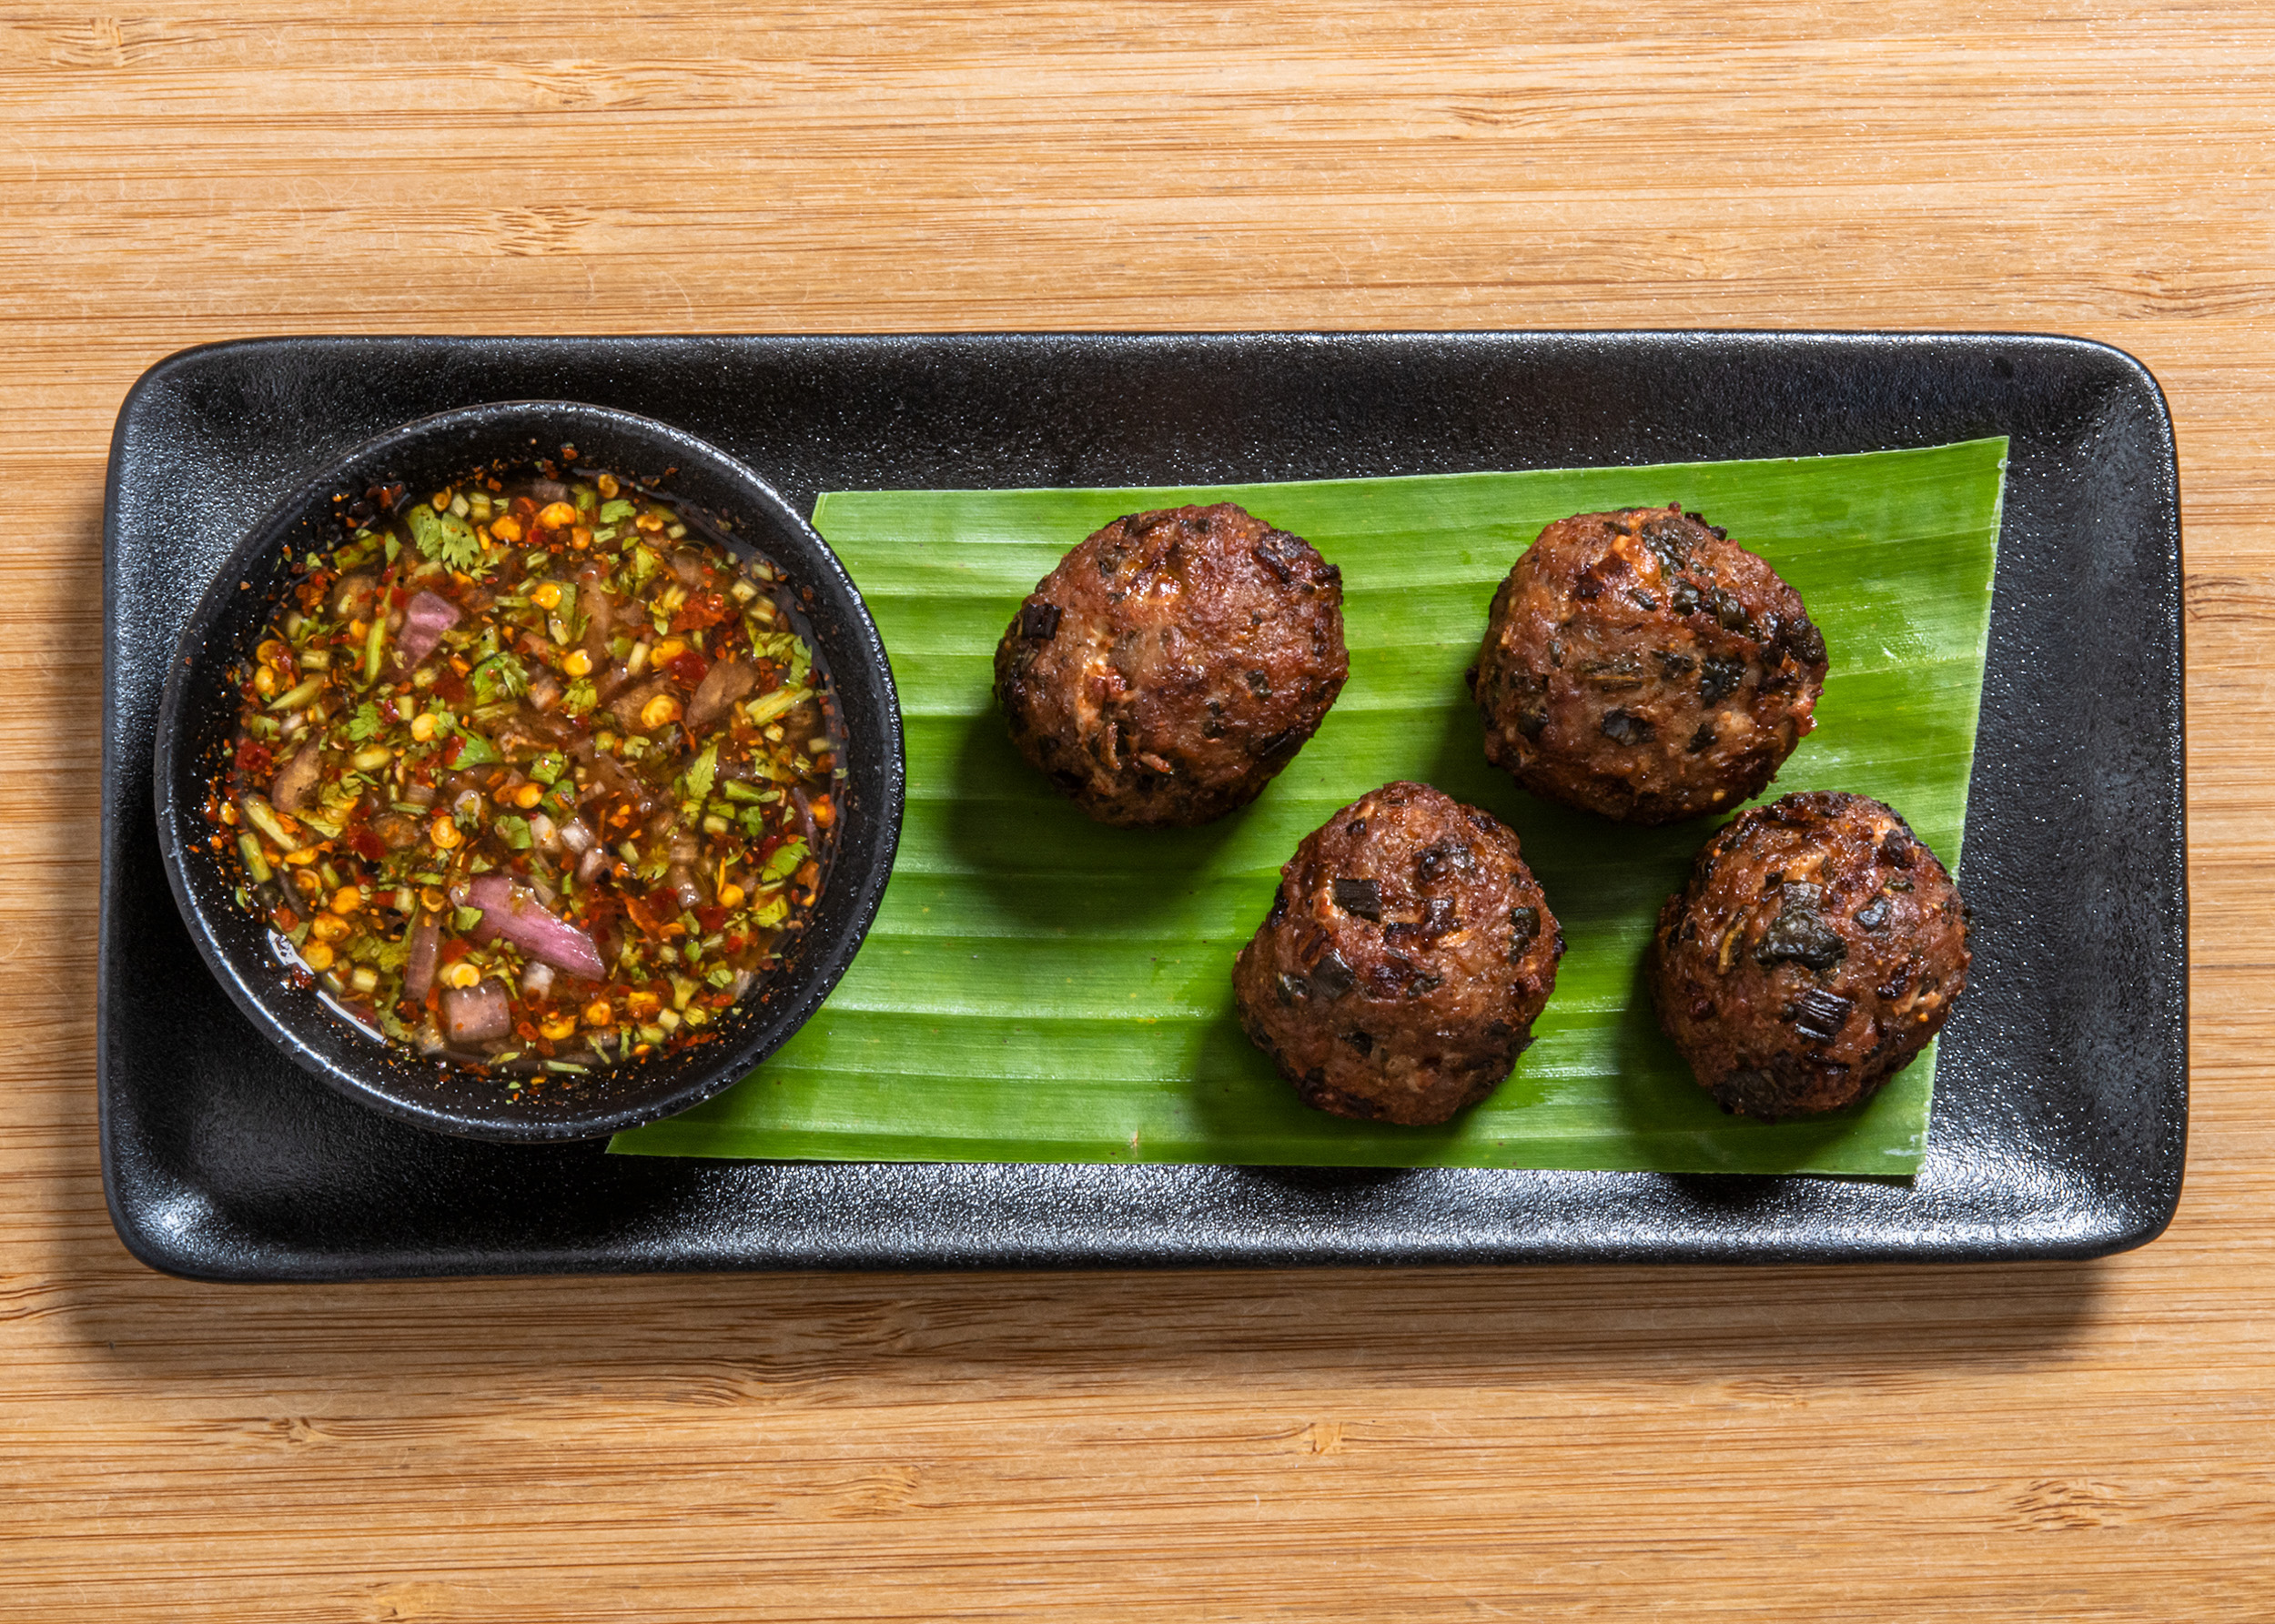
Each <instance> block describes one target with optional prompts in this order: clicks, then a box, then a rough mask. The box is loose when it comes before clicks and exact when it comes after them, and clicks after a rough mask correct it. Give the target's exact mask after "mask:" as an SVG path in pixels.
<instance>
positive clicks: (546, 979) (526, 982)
mask: <svg viewBox="0 0 2275 1624" xmlns="http://www.w3.org/2000/svg"><path fill="white" fill-rule="evenodd" d="M552 990H553V967H552V966H551V964H548V963H546V962H545V961H544V960H542V959H531V961H530V962H529V963H528V964H527V965H525V966H524V967H523V968H522V971H521V991H522V993H523V994H526V995H527V996H529V997H531V998H542V997H544V996H545V995H546V994H549V993H551V991H552Z"/></svg>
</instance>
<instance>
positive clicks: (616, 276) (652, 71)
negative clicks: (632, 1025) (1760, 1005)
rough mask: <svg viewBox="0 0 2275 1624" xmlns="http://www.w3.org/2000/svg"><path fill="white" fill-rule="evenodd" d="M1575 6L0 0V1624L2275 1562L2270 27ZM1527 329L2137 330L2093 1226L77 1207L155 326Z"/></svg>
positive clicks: (1808, 1594)
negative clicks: (1459, 1225)
mask: <svg viewBox="0 0 2275 1624" xmlns="http://www.w3.org/2000/svg"><path fill="white" fill-rule="evenodd" d="M191 3H192V5H195V3H196V0H191ZM359 9H361V10H363V11H366V12H367V13H369V15H368V17H366V18H365V19H363V20H358V19H356V18H355V17H354V16H353V15H352V14H353V13H354V12H355V11H356V10H359ZM1598 9H1599V8H1596V7H1592V6H1589V5H1584V4H1582V0H1562V3H1559V4H1540V3H1537V0H1534V3H1518V4H1503V5H1475V6H1438V7H1430V6H1421V5H1415V6H1404V7H1394V6H1385V5H1375V4H1369V3H1364V0H1303V3H1301V4H1291V5H1284V6H1281V7H1277V8H1272V7H1265V6H1260V5H1257V6H1242V5H1228V4H1215V5H1199V4H1174V3H1172V4H1157V5H1145V6H1127V7H1110V6H1104V5H1099V6H1089V5H1080V4H1075V3H1073V0H1022V3H1020V4H1016V5H1012V4H1005V5H988V4H973V5H962V6H955V7H947V6H932V5H922V4H917V3H915V0H909V3H906V4H902V5H891V4H884V5H862V4H859V3H858V0H854V3H849V4H843V5H804V6H798V7H773V8H768V7H765V6H763V5H762V6H760V7H758V8H756V10H757V12H758V14H759V15H751V14H750V12H749V11H746V10H744V9H741V8H735V7H727V6H722V7H719V8H718V9H717V10H715V11H711V12H703V11H698V10H693V9H688V8H682V7H677V6H647V5H642V4H640V3H639V0H634V3H633V4H631V5H622V6H617V7H612V8H609V9H608V10H607V11H606V12H605V13H604V14H603V13H598V12H596V13H594V14H592V15H587V14H583V13H581V12H579V11H577V10H575V9H573V8H551V7H528V8H513V9H511V10H510V11H501V10H498V9H497V8H489V7H480V6H475V5H470V4H466V3H465V0H418V3H416V4H412V5H403V6H400V7H395V8H380V7H363V8H357V7H351V6H341V5H319V4H315V3H314V0H260V3H259V4H258V5H253V6H250V7H248V8H243V9H238V10H236V11H233V12H224V11H222V10H221V9H219V8H211V7H208V8H207V9H206V10H203V11H198V10H194V9H182V10H177V11H174V12H169V13H167V14H166V15H132V16H129V15H88V14H87V13H86V12H84V11H72V10H55V9H45V8H42V7H40V6H38V5H10V6H7V7H5V9H0V226H4V227H5V229H0V526H5V530H6V532H7V534H8V537H9V540H8V543H7V545H5V547H0V648H5V651H6V656H5V660H6V668H7V671H8V681H7V685H6V700H5V706H0V751H5V758H4V759H0V864H5V885H0V933H4V934H0V942H4V943H5V948H4V949H0V976H4V977H5V980H4V981H0V991H4V993H5V1008H6V1010H7V1012H8V1016H9V1018H8V1021H7V1024H6V1029H5V1038H0V1618H5V1619H66V1618H69V1619H97V1618H100V1619H114V1618H116V1619H166V1620H180V1619H227V1620H263V1619H293V1620H303V1619H477V1618H483V1619H602V1618H609V1619H616V1618H623V1619H655V1620H684V1619H711V1620H735V1619H1088V1618H1098V1619H1187V1618H1194V1619H1198V1618H1209V1619H1231V1618H1260V1617H1271V1618H1288V1619H1353V1620H1356V1619H1370V1620H1373V1619H1453V1618H1461V1619H1469V1618H1487V1619H1493V1618H1517V1619H1537V1618H1561V1617H1602V1618H1614V1619H1626V1618H1635V1617H1644V1616H1668V1617H1686V1618H1711V1619H1724V1618H1728V1619H1739V1618H1750V1617H1757V1616H1766V1615H1769V1614H1772V1613H1776V1614H1780V1615H1782V1616H1787V1617H1815V1616H1827V1615H1831V1614H1835V1613H1838V1614H1840V1615H1841V1616H1843V1617H1844V1618H1846V1619H1906V1620H1910V1619H1920V1618H1984V1619H2016V1618H2046V1619H2065V1620H2089V1619H2159V1620H2163V1619H2266V1618H2269V1617H2270V1616H2275V1509H2270V1497H2271V1496H2275V1470H2271V1468H2275V1401H2271V1400H2270V1393H2269V1390H2268V1389H2269V1367H2270V1354H2271V1353H2275V1256H2270V1243H2275V1211H2270V1193H2271V1192H2270V1176H2269V1168H2270V1160H2271V1159H2275V1135H2270V1128H2269V1120H2270V1115H2275V1101H2271V1100H2270V1093H2269V1089H2270V1084H2271V1083H2275V1061H2271V1060H2270V1056H2271V1055H2275V1019H2270V1015H2269V1014H2268V1013H2267V1010H2266V993H2267V990H2268V987H2269V982H2270V959H2271V958H2275V950H2270V947H2269V946H2268V936H2267V932H2268V928H2269V926H2270V923H2275V913H2270V907H2269V904H2268V903H2266V902H2265V901H2264V900H2263V899H2262V900H2260V901H2256V902H2255V901H2253V900H2252V898H2253V897H2254V896H2255V895H2256V893H2254V892H2253V891H2252V890H2251V889H2250V888H2251V887H2252V886H2253V885H2255V884H2259V883H2265V882H2267V881H2268V880H2270V878H2275V827H2271V826H2270V820H2269V819H2268V818H2267V817H2266V816H2265V815H2264V813H2263V812H2262V811H2261V809H2260V805H2259V802H2260V797H2261V796H2263V795H2265V794H2267V793H2268V792H2270V789H2275V751H2270V748H2269V745H2268V742H2267V731H2266V727H2265V724H2264V721H2263V720H2262V715H2261V707H2262V705H2263V704H2265V703H2266V701H2268V699H2269V698H2270V691H2271V690H2275V658H2270V654H2269V653H2268V652H2267V651H2266V649H2265V648H2264V646H2263V641H2264V640H2265V639H2266V637H2267V635H2268V633H2269V630H2270V627H2275V618H2271V617H2270V611H2269V610H2268V609H2267V608H2266V607H2265V600H2263V599H2262V597H2261V594H2262V593H2264V592H2267V591H2268V590H2269V589H2270V585H2271V584H2275V528H2270V518H2269V515H2270V511H2271V510H2275V444H2271V443H2270V431H2269V423H2270V411H2271V409H2270V377H2275V365H2271V364H2270V363H2275V208H2271V207H2270V204H2271V203H2275V192H2271V191H2270V178H2269V177H2270V167H2271V166H2275V12H2270V11H2269V10H2267V9H2264V8H2261V7H2259V6H2255V5H2250V4H2249V3H2248V0H2225V3H2223V0H2135V3H2131V4H2119V3H2116V0H2111V3H2108V4H2099V3H2096V0H2054V3H2052V4H2050V5H2044V6H2022V7H2017V8H2015V10H2016V15H2027V14H2042V15H2043V17H2044V20H2043V21H2037V22H2018V21H2012V20H2009V19H2008V18H2007V15H2005V13H2004V8H2000V7H1996V6H1978V5H1962V4H1959V3H1958V0H1881V3H1878V4H1871V5H1866V4H1845V3H1842V0H1805V3H1802V4H1782V3H1777V0H1721V3H1719V4H1709V3H1707V0H1640V3H1639V4H1634V5H1626V6H1621V7H1603V8H1601V15H1591V14H1592V13H1594V12H1596V11H1597V10H1598ZM1559 326H1563V327H1645V326H1655V327H1694V326H1699V327H1704V326H1739V327H1769V328H1814V327H1840V328H1881V327H1889V328H2028V329H2038V330H2051V331H2062V332H2070V333H2077V334H2082V335H2085V336H2088V337H2091V338H2100V339H2106V340H2108V341H2109V342H2112V343H2115V344H2117V345H2119V346H2121V347H2123V348H2126V349H2128V350H2130V351H2131V352H2132V353H2134V354H2135V355H2137V356H2139V358H2141V359H2142V360H2143V361H2145V362H2146V363H2147V364H2148V365H2149V367H2150V368H2152V369H2153V370H2154V371H2155V373H2156V374H2157V376H2158V377H2159V378H2160V379H2161V380H2162V382H2163V384H2164V387H2165V388H2166V390H2167V392H2168V394H2169V398H2170V401H2171V406H2172V413H2173V418H2174V419H2175V421H2176V423H2177V424H2178V427H2179V448H2180V461H2181V483H2182V489H2183V492H2184V509H2185V513H2184V519H2185V524H2186V528H2187V532H2188V539H2189V551H2188V560H2189V570H2188V588H2187V591H2188V638H2189V741H2190V748H2189V762H2190V781H2191V782H2190V794H2189V817H2190V834H2191V841H2190V845H2191V850H2192V862H2191V869H2192V874H2193V880H2194V885H2193V896H2194V918H2193V925H2192V943H2191V956H2192V959H2193V964H2194V987H2195V1016H2194V1022H2193V1031H2192V1034H2191V1036H2192V1043H2193V1052H2194V1054H2195V1056H2196V1064H2195V1067H2194V1079H2193V1082H2194V1100H2193V1134H2192V1139H2193V1144H2192V1147H2191V1152H2192V1154H2191V1155H2190V1158H2189V1161H2190V1165H2189V1182H2188V1187H2187V1192H2186V1194H2185V1195H2184V1197H2183V1200H2182V1203H2181V1206H2180V1211H2179V1217H2178V1219H2177V1221H2176V1222H2175V1223H2174V1224H2173V1226H2172V1227H2171V1229H2170V1230H2169V1232H2168V1233H2167V1234H2166V1236H2164V1237H2163V1238H2162V1239H2160V1240H2159V1241H2157V1242H2156V1243H2155V1244H2154V1245H2152V1246H2149V1247H2147V1248H2146V1249H2144V1250H2141V1251H2139V1252H2135V1253H2131V1254H2128V1255H2127V1256H2119V1257H2114V1258H2110V1259H2108V1260H2106V1261H2103V1262H2099V1263H2094V1264H2085V1265H2065V1266H2051V1265H2049V1266H2016V1267H1997V1268H1973V1269H1963V1268H1922V1269H1915V1268H1856V1269H1761V1270H1684V1271H1656V1270H1647V1269H1634V1268H1621V1269H1613V1268H1602V1269H1574V1270H1564V1271H1538V1270H1475V1271H1421V1272H1398V1273H1388V1272H1385V1273H1295V1274H1208V1275H1174V1276H1134V1275H1091V1276H954V1277H929V1276H916V1277H876V1276H814V1277H794V1276H731V1277H715V1278H713V1277H705V1278H675V1279H627V1280H598V1281H596V1280H560V1279H553V1280H543V1279H540V1280H528V1281H475V1282H453V1283H444V1284H440V1285H435V1284H423V1285H384V1286H355V1287H339V1288H327V1289H300V1288H223V1287H215V1286H198V1285H192V1284H187V1283H185V1282H181V1281H177V1280H173V1279H168V1278H165V1277H161V1276H157V1275H155V1274H153V1273H151V1272H149V1271H148V1270H147V1269H145V1268H143V1267H142V1266H140V1265H138V1264H136V1263H135V1262H134V1261H132V1260H131V1259H130V1258H129V1257H128V1256H126V1253H125V1251H124V1250H123V1249H122V1248H121V1247H120V1246H119V1244H118V1242H117V1240H116V1237H115V1236H113V1234H112V1232H111V1229H110V1226H109V1224H108V1221H107V1219H106V1216H105V1211H104V1205H103V1192H102V1185H101V1181H100V1177H99V1175H98V1171H97V1166H96V1126H95V1123H96V1101H95V1093H94V1032H95V915H96V854H95V853H96V840H95V820H96V802H97V794H96V762H97V753H96V752H97V731H98V721H99V694H100V684H101V675H102V673H101V669H100V653H99V651H100V647H101V627H100V599H99V593H98V590H97V580H98V570H99V547H98V542H99V535H100V525H101V510H102V486H103V472H104V459H105V455H106V448H107V444H108V440H109V435H110V429H111V423H112V418H113V414H114V413H115V412H116V409H117V408H118V404H119V401H120V398H121V397H122V396H123V394H124V393H125V391H126V388H127V387H128V386H129V385H130V384H131V383H132V382H133V381H134V379H135V378H136V375H137V374H139V373H140V372H141V371H142V370H143V368H146V367H147V366H149V365H150V364H151V363H152V362H154V361H156V360H157V359H158V358H160V357H162V356H164V355H166V354H167V353H169V352H171V351H173V350H175V349H177V348H182V347H183V346H186V345H189V344H193V343H197V342H199V341H202V340H207V339H216V338H235V337H240V336H246V335H252V334H262V333H289V332H301V333H309V332H350V331H354V332H562V333H580V332H638V331H661V332H683V331H695V330H713V331H792V332H803V331H852V330H861V331H891V330H922V329H947V328H1249V327H1293V328H1304V327H1334V328H1456V327H1512V328H1522V327H1559Z"/></svg>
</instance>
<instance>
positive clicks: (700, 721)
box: [687, 660, 758, 732]
mask: <svg viewBox="0 0 2275 1624" xmlns="http://www.w3.org/2000/svg"><path fill="white" fill-rule="evenodd" d="M757 681H758V672H757V671H756V670H755V669H754V668H753V667H751V666H747V665H745V664H743V662H742V661H739V660H722V661H720V662H719V663H718V664H716V665H714V666H713V667H712V668H711V669H710V670H709V671H705V672H704V673H703V681H701V682H698V683H697V684H695V696H694V698H693V699H691V700H689V701H687V726H688V730H689V731H691V732H692V731H695V730H697V729H699V728H705V727H709V726H710V725H711V723H712V722H713V720H715V719H716V718H717V717H718V716H719V715H720V714H721V713H722V712H723V711H725V710H726V708H727V707H728V706H729V705H732V704H733V703H734V702H735V701H737V700H739V699H741V698H742V697H743V695H744V694H746V693H748V692H750V691H751V689H752V688H753V686H754V685H755V684H756V683H757Z"/></svg>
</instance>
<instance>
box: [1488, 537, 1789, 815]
mask: <svg viewBox="0 0 2275 1624" xmlns="http://www.w3.org/2000/svg"><path fill="white" fill-rule="evenodd" d="M1824 688H1825V638H1824V636H1823V634H1821V633H1820V632H1819V631H1818V630H1817V629H1816V628H1815V626H1813V625H1811V624H1810V623H1809V616H1808V612H1807V611H1806V610H1804V609H1803V608H1802V605H1801V597H1800V594H1799V593H1797V592H1795V590H1793V589H1792V588H1791V587H1789V586H1787V585H1786V584H1785V582H1784V581H1782V580H1779V579H1778V578H1777V572H1776V571H1775V570H1772V569H1771V568H1770V567H1769V566H1768V565H1767V564H1765V563H1764V562H1763V561H1762V560H1760V559H1757V558H1755V557H1754V555H1753V554H1752V553H1750V552H1748V551H1746V550H1745V549H1744V548H1743V547H1740V546H1739V545H1738V544H1737V543H1736V542H1734V541H1733V540H1730V539H1729V537H1728V535H1727V534H1726V533H1725V532H1724V530H1721V529H1720V528H1718V527H1716V526H1712V525H1709V524H1707V523H1706V521H1705V520H1704V519H1703V518H1701V517H1700V516H1699V515H1698V514H1696V513H1685V512H1684V511H1682V509H1681V506H1680V504H1677V505H1676V506H1674V507H1670V508H1627V509H1622V510H1620V511H1619V512H1616V513H1582V514H1581V515H1579V516H1578V517H1577V518H1573V519H1560V520H1558V521H1557V522H1556V523H1554V524H1552V525H1550V526H1549V527H1548V528H1547V529H1546V530H1542V532H1541V535H1540V539H1539V540H1536V541H1534V542H1533V543H1532V546H1531V547H1530V548H1528V549H1526V550H1525V552H1524V554H1523V556H1522V557H1521V558H1519V559H1518V560H1517V561H1516V565H1515V567H1514V568H1513V569H1512V570H1510V571H1509V578H1508V579H1507V580H1504V581H1502V583H1501V590H1499V591H1498V592H1496V593H1495V594H1494V595H1493V607H1492V611H1491V615H1490V616H1489V617H1488V618H1487V620H1486V624H1485V646H1484V648H1483V650H1482V651H1481V652H1480V654H1479V655H1478V660H1477V665H1476V667H1475V669H1474V670H1472V671H1471V672H1470V689H1471V693H1473V694H1474V695H1475V696H1476V699H1477V708H1478V710H1479V711H1481V713H1482V714H1483V716H1484V719H1485V756H1486V759H1487V760H1488V761H1491V762H1492V763H1493V764H1494V765H1495V766H1498V767H1502V768H1506V769H1507V770H1508V772H1510V773H1511V775H1512V776H1513V777H1514V778H1515V779H1516V781H1517V782H1519V783H1521V784H1522V785H1523V786H1524V787H1525V788H1526V789H1528V790H1530V791H1532V792H1533V793H1534V794H1536V795H1541V796H1544V797H1546V798H1547V799H1549V800H1551V801H1562V802H1566V803H1568V804H1570V805H1572V806H1579V807H1585V808H1586V809H1587V810H1588V811H1590V812H1601V813H1602V814H1603V816H1605V817H1607V818H1615V819H1617V820H1619V821H1620V822H1623V823H1671V822H1675V821H1676V820H1678V819H1681V818H1694V817H1697V816H1699V815H1700V814H1701V813H1703V812H1714V811H1717V810H1722V809H1727V808H1729V807H1733V806H1735V805H1737V804H1738V803H1739V802H1742V801H1745V800H1749V799H1751V798H1752V797H1754V796H1755V795H1758V794H1760V793H1761V792H1762V791H1763V790H1764V788H1765V787H1766V786H1767V785H1768V783H1769V781H1770V780H1771V779H1772V778H1773V777H1775V775H1776V772H1777V769H1778V767H1779V765H1780V764H1781V763H1782V762H1784V761H1785V758H1786V757H1787V756H1788V755H1790V754H1792V753H1793V747H1794V746H1795V744H1797V743H1799V742H1800V741H1801V738H1802V735H1803V734H1805V733H1806V732H1807V731H1809V730H1810V729H1811V728H1812V727H1813V726H1815V721H1814V720H1813V718H1812V716H1811V714H1810V713H1811V712H1812V711H1814V710H1815V708H1816V702H1817V696H1818V695H1819V694H1820V693H1821V692H1823V691H1824Z"/></svg>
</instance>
